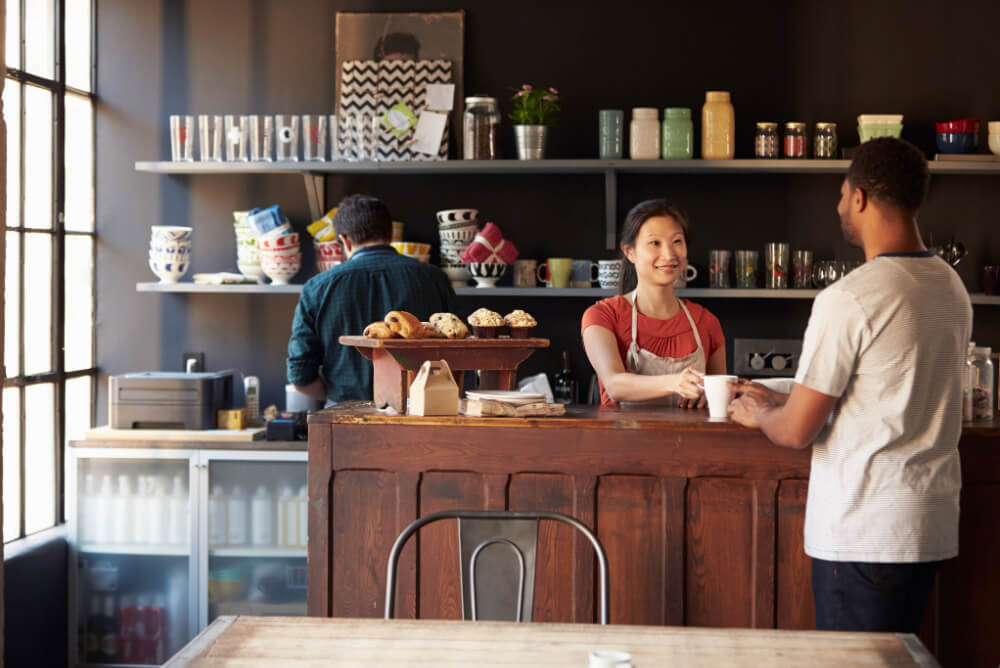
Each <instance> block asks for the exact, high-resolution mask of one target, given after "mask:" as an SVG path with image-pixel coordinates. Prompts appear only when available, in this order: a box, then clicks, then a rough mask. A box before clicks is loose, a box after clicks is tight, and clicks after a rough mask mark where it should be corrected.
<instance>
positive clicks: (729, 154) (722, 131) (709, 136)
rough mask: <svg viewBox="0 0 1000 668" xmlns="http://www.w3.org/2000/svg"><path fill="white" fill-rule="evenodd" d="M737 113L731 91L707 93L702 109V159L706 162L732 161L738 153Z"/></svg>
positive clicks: (711, 91)
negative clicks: (736, 152) (736, 139)
mask: <svg viewBox="0 0 1000 668" xmlns="http://www.w3.org/2000/svg"><path fill="white" fill-rule="evenodd" d="M735 136H736V113H735V111H734V110H733V105H732V103H731V102H730V99H729V91H724V90H710V91H708V92H706V93H705V105H704V106H703V107H702V108H701V157H702V158H705V159H706V160H731V159H732V158H733V156H734V155H735V151H736V141H735Z"/></svg>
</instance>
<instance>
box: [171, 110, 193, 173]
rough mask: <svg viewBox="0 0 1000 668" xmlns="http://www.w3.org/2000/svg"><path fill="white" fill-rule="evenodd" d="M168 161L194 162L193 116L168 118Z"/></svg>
mask: <svg viewBox="0 0 1000 668" xmlns="http://www.w3.org/2000/svg"><path fill="white" fill-rule="evenodd" d="M170 159H171V160H174V161H179V162H189V161H191V160H194V116H183V115H181V116H178V115H173V116H171V117H170Z"/></svg>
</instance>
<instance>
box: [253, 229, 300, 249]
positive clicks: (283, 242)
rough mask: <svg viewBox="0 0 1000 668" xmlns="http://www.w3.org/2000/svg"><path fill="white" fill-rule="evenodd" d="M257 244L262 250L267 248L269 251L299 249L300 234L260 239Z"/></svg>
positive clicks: (294, 233) (293, 233)
mask: <svg viewBox="0 0 1000 668" xmlns="http://www.w3.org/2000/svg"><path fill="white" fill-rule="evenodd" d="M257 244H258V245H259V246H260V247H261V248H266V249H268V250H284V249H286V248H298V247H299V234H298V232H292V233H291V234H282V235H281V236H277V237H270V238H267V239H258V240H257Z"/></svg>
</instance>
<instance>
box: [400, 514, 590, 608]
mask: <svg viewBox="0 0 1000 668" xmlns="http://www.w3.org/2000/svg"><path fill="white" fill-rule="evenodd" d="M446 519H457V520H458V544H459V553H460V555H459V556H460V560H461V568H462V574H461V576H462V583H461V584H462V618H463V619H472V620H473V621H475V620H477V619H480V618H482V619H493V620H514V621H518V622H521V621H529V622H530V621H531V611H532V606H533V604H534V598H535V556H536V552H537V547H538V521H539V520H552V521H554V522H562V523H563V524H568V525H569V526H571V527H573V528H574V529H576V530H577V531H579V532H580V533H582V534H583V535H584V536H586V537H587V540H589V541H590V544H591V546H592V547H593V548H594V552H595V553H596V554H597V564H598V572H599V574H600V582H599V584H600V602H601V624H607V623H608V559H607V556H605V554H604V547H603V546H602V545H601V542H600V541H599V540H598V539H597V536H595V535H594V532H592V531H591V530H590V529H588V528H587V526H586V525H585V524H583V523H582V522H580V521H579V520H577V519H576V518H573V517H570V516H568V515H563V514H562V513H545V512H509V511H494V510H445V511H442V512H439V513H432V514H430V515H427V516H426V517H421V518H419V519H418V520H416V521H414V522H412V523H411V524H410V525H409V526H408V527H406V528H405V529H403V531H402V533H400V534H399V537H398V538H397V539H396V542H395V543H394V544H393V546H392V551H391V552H390V553H389V567H388V570H387V573H386V586H385V618H386V619H392V611H393V608H394V607H395V600H396V567H397V565H398V563H399V555H400V553H401V552H402V551H403V547H404V546H405V545H406V541H407V540H409V538H410V536H412V535H413V534H415V533H416V532H417V531H418V530H419V529H420V528H421V527H423V526H426V525H428V524H430V523H432V522H437V521H438V520H446ZM512 565H516V569H512V568H511V566H512ZM482 578H485V579H486V581H487V582H489V583H490V585H492V589H493V590H492V591H491V592H490V596H489V597H486V598H484V597H483V596H482V595H481V593H480V592H479V591H478V589H477V580H478V579H482ZM515 585H516V586H515ZM515 595H516V602H515V600H514V599H515ZM512 611H513V612H514V613H515V614H511V612H512Z"/></svg>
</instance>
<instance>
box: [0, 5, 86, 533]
mask: <svg viewBox="0 0 1000 668" xmlns="http://www.w3.org/2000/svg"><path fill="white" fill-rule="evenodd" d="M30 1H31V0H9V2H16V3H17V4H18V7H19V16H18V20H19V28H18V33H19V34H18V38H19V44H18V51H19V61H20V62H19V65H20V68H22V69H19V68H12V67H7V66H5V68H4V69H5V81H4V85H5V86H17V87H18V89H19V90H18V94H19V96H20V98H21V104H20V110H19V111H20V115H21V122H20V127H19V128H18V131H19V133H20V137H19V142H18V147H19V155H17V156H9V155H8V156H7V159H8V160H11V159H12V158H13V159H16V160H18V161H19V162H20V167H21V169H20V181H19V183H18V192H17V194H16V195H17V197H18V198H19V199H20V207H19V210H18V215H19V217H20V219H19V220H17V221H5V222H6V225H5V231H6V232H16V233H18V234H17V243H18V245H19V258H18V259H19V262H20V266H19V267H18V268H17V271H18V276H19V281H18V282H19V285H18V291H19V300H18V310H17V313H16V314H12V315H14V316H15V317H16V318H17V320H18V322H17V330H18V332H19V336H20V346H19V348H18V351H17V355H18V358H19V364H18V372H19V373H18V375H15V376H6V372H5V378H4V385H3V386H4V388H5V389H6V388H16V389H17V392H18V395H19V402H18V403H19V406H18V408H19V413H18V415H16V416H13V415H4V416H3V419H5V420H9V419H17V420H18V422H19V424H20V429H19V430H18V432H19V433H18V435H19V439H20V442H19V443H18V451H19V456H20V458H19V462H18V465H19V468H20V471H19V475H18V482H19V488H20V489H19V490H18V495H19V498H20V508H19V518H18V527H17V531H16V535H12V536H11V538H10V539H9V540H8V539H6V538H5V539H4V543H5V544H7V545H10V543H11V542H12V541H16V540H20V539H23V538H25V537H26V536H27V535H29V534H27V532H26V530H25V524H26V522H25V517H26V507H27V501H28V494H27V483H26V480H25V467H26V447H25V444H26V440H27V438H26V431H27V430H26V424H25V421H26V410H27V409H26V405H25V400H24V399H25V391H26V388H28V387H30V386H33V385H43V384H51V385H53V396H54V401H53V416H52V418H53V420H54V429H53V434H54V439H53V443H52V447H53V448H54V451H55V452H54V454H55V471H54V493H55V496H56V498H55V499H54V500H53V501H54V508H55V516H54V517H53V518H51V519H52V524H50V525H49V526H47V527H45V528H43V529H40V531H45V530H47V529H51V528H52V527H54V526H59V525H61V524H64V523H65V521H66V516H65V488H66V484H65V479H66V471H65V452H66V450H65V448H66V432H67V430H66V405H65V401H66V383H67V381H70V380H73V379H75V378H80V377H90V379H91V382H90V386H91V392H90V406H89V416H90V419H89V426H91V427H92V426H93V425H94V420H95V417H96V395H97V375H98V371H99V369H98V367H97V365H96V359H97V341H96V312H97V271H96V259H97V225H96V190H97V169H96V151H94V150H92V151H91V173H90V178H91V188H92V190H93V192H94V193H95V196H94V198H92V201H91V207H92V210H91V220H92V221H93V222H94V225H93V227H92V228H91V229H90V231H76V230H74V231H69V232H67V231H66V229H65V204H66V98H67V96H75V97H77V98H80V99H86V100H88V101H89V103H90V106H91V110H92V113H91V117H90V132H89V135H90V142H91V147H92V148H93V147H95V146H96V95H95V93H94V88H95V85H94V84H95V81H96V78H97V68H96V61H97V58H96V26H97V21H96V18H97V17H96V2H95V1H94V0H88V1H89V5H90V7H89V13H90V42H89V44H90V86H89V88H90V90H89V91H87V90H81V89H79V88H75V87H73V86H68V85H66V83H65V82H66V31H65V29H64V28H65V25H66V23H65V21H66V5H65V0H54V22H53V27H54V30H55V42H54V44H55V53H54V54H53V57H54V58H55V78H54V79H48V78H45V77H41V76H38V75H35V74H31V73H29V72H27V71H25V70H24V69H23V68H24V67H25V65H26V62H27V59H26V55H27V54H26V51H27V48H26V39H25V14H26V5H27V3H28V2H30ZM26 86H36V87H39V88H42V89H44V90H47V91H49V92H50V93H51V94H52V120H53V124H52V132H53V135H52V155H51V163H50V164H51V170H52V175H51V176H52V201H51V207H52V208H51V216H52V220H51V223H52V224H51V227H49V228H47V229H40V228H34V227H32V228H28V227H25V224H24V222H25V221H24V215H25V214H24V208H25V207H24V198H25V181H26V178H25V171H24V168H25V148H24V147H25V130H26V111H25V109H26V107H27V105H26V104H25V103H24V99H25V95H24V89H25V87H26ZM5 187H7V188H8V191H7V192H8V196H10V195H11V193H10V190H9V184H7V185H6V186H5ZM12 223H14V224H12ZM29 233H30V234H49V235H51V241H52V285H51V290H52V295H51V304H52V314H51V317H52V330H51V334H52V339H51V341H50V344H51V359H52V367H51V368H50V369H49V370H48V371H46V372H43V373H33V374H26V373H25V367H24V361H25V360H24V357H25V356H24V329H25V307H24V293H25V280H24V279H25V256H24V248H25V238H26V235H27V234H29ZM67 236H70V237H90V238H91V266H92V267H93V268H94V269H93V271H92V272H91V277H90V278H91V285H90V290H91V304H92V310H91V320H90V329H91V337H90V342H91V361H92V365H91V366H90V367H88V368H84V369H77V370H74V371H67V370H66V360H65V338H66V301H65V297H66V290H65V280H66V252H65V251H66V238H67ZM4 243H5V244H6V236H5V238H4ZM3 255H4V257H3V261H4V264H6V260H7V252H6V246H4V253H3ZM5 492H6V490H5ZM3 533H4V534H7V533H13V532H10V531H9V529H8V528H6V527H5V529H4V532H3Z"/></svg>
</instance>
